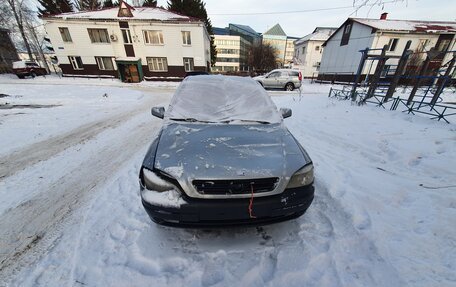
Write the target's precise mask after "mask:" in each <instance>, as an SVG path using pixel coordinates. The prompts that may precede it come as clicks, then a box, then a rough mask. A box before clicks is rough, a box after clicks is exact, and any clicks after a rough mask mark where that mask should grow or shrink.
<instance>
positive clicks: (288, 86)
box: [285, 83, 294, 91]
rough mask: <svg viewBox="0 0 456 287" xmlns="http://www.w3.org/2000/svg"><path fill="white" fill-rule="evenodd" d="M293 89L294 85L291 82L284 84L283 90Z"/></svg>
mask: <svg viewBox="0 0 456 287" xmlns="http://www.w3.org/2000/svg"><path fill="white" fill-rule="evenodd" d="M293 90H294V85H293V83H287V84H286V85H285V91H293Z"/></svg>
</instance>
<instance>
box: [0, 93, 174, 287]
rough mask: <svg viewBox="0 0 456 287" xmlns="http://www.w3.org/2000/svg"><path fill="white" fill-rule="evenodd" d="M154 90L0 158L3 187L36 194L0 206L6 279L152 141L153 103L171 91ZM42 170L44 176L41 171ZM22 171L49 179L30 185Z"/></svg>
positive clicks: (1, 269) (1, 268) (1, 267)
mask: <svg viewBox="0 0 456 287" xmlns="http://www.w3.org/2000/svg"><path fill="white" fill-rule="evenodd" d="M156 94H157V93H154V96H151V97H149V98H148V99H146V100H144V101H143V102H141V103H140V104H139V105H135V106H133V107H132V108H131V107H130V108H129V109H126V111H125V112H124V113H122V114H119V115H114V116H109V117H107V118H104V119H102V120H98V121H95V122H91V123H87V124H84V125H82V126H80V127H78V128H76V129H74V130H71V131H68V132H66V133H64V134H62V135H58V136H54V137H51V138H49V139H47V140H44V141H41V142H36V143H32V144H30V145H28V146H26V147H23V148H21V149H19V150H16V151H14V152H13V153H11V154H9V155H7V156H4V157H2V158H0V163H1V165H0V179H1V180H2V185H0V188H2V187H3V188H6V189H9V190H7V191H9V192H10V193H15V194H19V195H21V194H24V193H27V191H28V189H30V188H31V189H33V192H31V194H33V196H29V197H27V196H26V195H24V196H17V198H18V200H17V202H16V203H17V205H16V206H14V207H11V208H9V209H7V210H1V211H0V214H1V221H0V274H1V275H2V276H0V277H1V278H8V277H9V276H11V275H12V274H14V273H15V271H17V270H20V268H22V267H23V266H27V265H28V264H30V263H31V262H33V261H34V260H36V259H37V258H39V257H40V256H41V255H42V254H43V253H45V252H46V250H47V248H49V246H51V245H52V244H53V242H54V241H55V240H57V239H58V238H59V236H61V231H62V225H64V224H65V220H66V218H67V217H68V216H70V215H71V214H72V212H73V211H74V210H77V209H78V208H79V207H80V206H81V205H83V204H84V203H85V202H86V200H87V197H88V196H89V195H91V193H92V192H93V191H94V190H96V189H97V188H98V187H99V186H100V184H102V183H103V182H104V181H106V180H107V179H109V177H110V176H111V174H112V173H115V172H116V171H117V170H118V169H119V168H121V167H122V166H123V164H124V162H127V161H128V160H129V159H130V158H131V157H132V156H133V155H134V154H136V153H138V151H139V150H143V149H144V147H145V146H147V145H148V144H149V143H150V142H151V140H152V139H153V136H154V135H155V133H156V131H157V129H158V128H159V124H160V121H159V120H154V119H153V118H152V116H151V115H150V108H151V107H152V106H153V105H154V104H160V103H166V102H167V101H168V100H169V95H170V92H169V91H165V92H164V95H163V93H161V94H162V95H161V96H159V97H157V95H156ZM159 94H160V93H159ZM40 172H42V173H43V176H38V175H39V174H40ZM24 173H25V174H27V173H31V174H33V178H35V179H36V177H39V178H44V177H50V180H43V181H41V182H40V183H38V184H36V185H35V184H33V186H30V185H29V183H30V182H27V181H26V182H21V181H23V176H24ZM48 175H51V176H48ZM32 182H33V181H32ZM15 183H16V184H15ZM12 186H14V188H9V187H12ZM14 199H15V198H14V197H13V198H12V201H13V203H14ZM19 200H20V201H19ZM2 273H3V274H2ZM4 274H8V275H4ZM2 281H3V280H2ZM4 283H5V282H2V283H0V284H4Z"/></svg>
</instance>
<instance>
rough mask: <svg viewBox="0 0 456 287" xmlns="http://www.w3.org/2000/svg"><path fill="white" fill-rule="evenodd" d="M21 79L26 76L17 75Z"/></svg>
mask: <svg viewBox="0 0 456 287" xmlns="http://www.w3.org/2000/svg"><path fill="white" fill-rule="evenodd" d="M16 76H17V77H18V78H19V79H23V78H24V76H21V75H16Z"/></svg>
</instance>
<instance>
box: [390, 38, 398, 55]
mask: <svg viewBox="0 0 456 287" xmlns="http://www.w3.org/2000/svg"><path fill="white" fill-rule="evenodd" d="M397 42H399V39H398V38H393V39H390V41H389V43H388V51H390V52H394V50H396V46H397Z"/></svg>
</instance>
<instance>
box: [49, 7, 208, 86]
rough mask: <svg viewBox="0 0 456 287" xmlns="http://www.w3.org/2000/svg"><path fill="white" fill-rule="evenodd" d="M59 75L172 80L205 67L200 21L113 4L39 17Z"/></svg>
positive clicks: (204, 34) (203, 30)
mask: <svg viewBox="0 0 456 287" xmlns="http://www.w3.org/2000/svg"><path fill="white" fill-rule="evenodd" d="M42 19H43V21H44V25H45V29H46V31H47V33H48V36H49V38H50V40H51V43H52V45H53V48H54V50H55V54H56V56H57V59H58V62H59V66H60V68H61V69H62V73H63V75H64V76H101V77H117V78H120V79H121V80H122V81H124V82H139V81H142V80H143V79H146V80H176V79H181V78H183V77H184V76H185V74H186V73H187V72H191V71H208V70H209V69H210V62H211V59H210V36H209V34H208V33H207V30H206V27H205V25H204V23H203V22H202V21H200V20H198V19H195V18H192V17H187V16H183V15H179V14H176V13H173V12H170V11H167V10H165V9H162V8H152V7H132V6H130V5H128V4H127V3H125V2H121V4H120V6H119V7H114V8H108V9H102V10H97V11H89V12H72V13H64V14H59V15H49V16H44V17H43V18H42Z"/></svg>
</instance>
